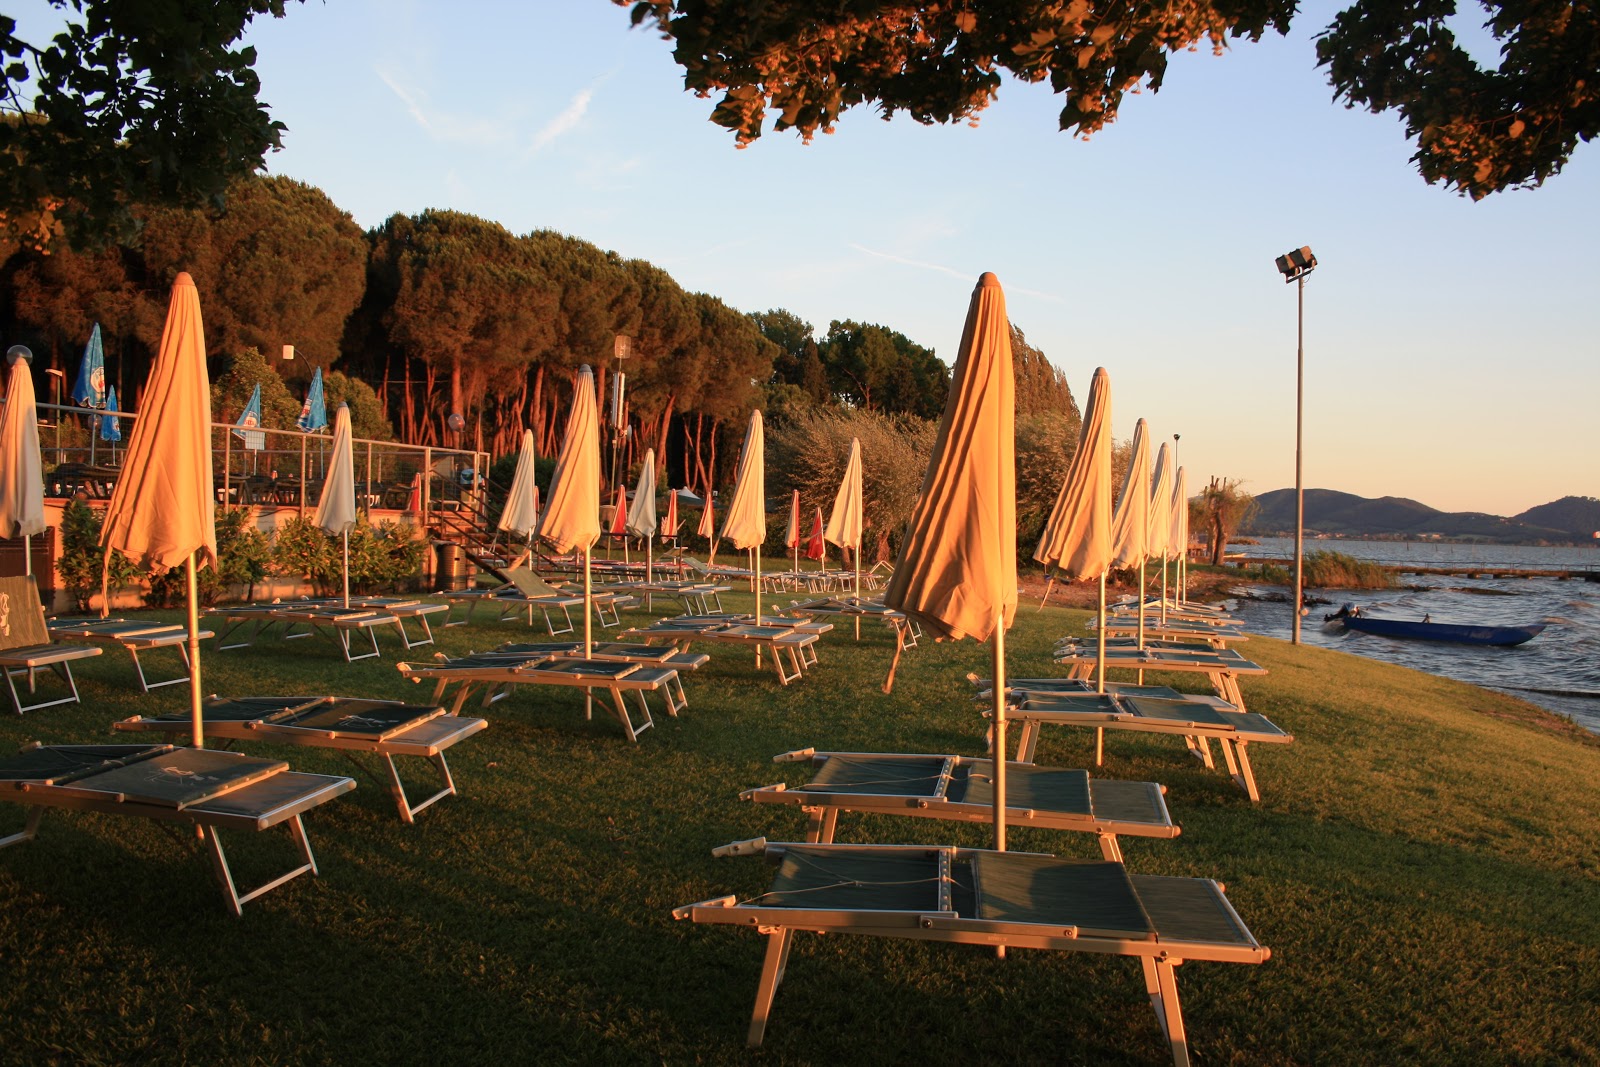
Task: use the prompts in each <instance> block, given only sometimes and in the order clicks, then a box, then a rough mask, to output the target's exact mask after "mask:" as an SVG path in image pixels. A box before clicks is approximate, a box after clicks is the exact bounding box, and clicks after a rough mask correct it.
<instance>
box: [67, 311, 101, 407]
mask: <svg viewBox="0 0 1600 1067" xmlns="http://www.w3.org/2000/svg"><path fill="white" fill-rule="evenodd" d="M72 402H73V403H74V404H77V405H78V406H79V407H85V408H99V407H104V406H105V403H106V355H105V347H104V346H103V345H102V344H101V341H100V324H99V323H98V322H97V323H95V324H94V329H92V330H90V331H89V343H88V344H86V345H84V346H83V359H81V360H80V361H79V362H78V381H77V384H76V385H74V386H73V387H72Z"/></svg>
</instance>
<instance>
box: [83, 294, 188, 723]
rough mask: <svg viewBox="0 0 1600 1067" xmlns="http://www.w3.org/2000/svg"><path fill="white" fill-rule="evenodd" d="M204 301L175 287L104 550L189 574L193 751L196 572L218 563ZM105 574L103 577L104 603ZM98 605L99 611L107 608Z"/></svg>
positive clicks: (109, 512) (109, 513) (104, 530)
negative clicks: (180, 568) (115, 551)
mask: <svg viewBox="0 0 1600 1067" xmlns="http://www.w3.org/2000/svg"><path fill="white" fill-rule="evenodd" d="M203 331H204V327H203V326H202V324H201V321H200V296H199V294H198V293H197V292H196V290H195V287H194V280H193V279H191V278H190V277H189V275H188V274H187V273H183V274H179V275H178V277H177V279H176V280H175V281H174V282H173V283H172V301H171V303H170V304H169V305H168V307H167V323H166V326H165V328H164V329H163V330H162V331H161V347H160V349H158V350H157V352H156V359H155V363H154V365H152V366H151V368H150V378H149V380H148V381H147V382H146V383H145V387H144V394H143V397H142V399H141V400H140V403H139V418H138V419H137V420H136V421H135V422H134V424H133V433H132V435H131V436H130V438H129V441H128V450H127V452H126V453H125V455H124V457H123V461H122V474H121V475H120V476H119V477H118V478H117V484H116V488H115V489H113V490H112V493H111V503H110V504H109V505H107V507H106V517H105V522H104V524H103V526H102V527H101V532H100V544H101V545H102V546H104V547H106V548H112V549H116V550H117V551H118V552H121V553H122V554H123V555H124V556H126V557H128V559H130V560H132V561H133V562H134V563H135V564H137V565H138V566H141V567H145V568H147V569H150V570H154V571H165V570H169V569H170V568H172V567H176V566H178V565H179V564H183V565H184V566H185V567H186V568H187V569H188V579H189V582H188V586H189V588H188V594H189V597H188V598H189V665H190V666H189V701H190V711H191V715H192V718H193V738H194V745H195V747H196V748H199V747H201V746H202V745H203V744H204V743H205V737H204V733H203V730H202V728H201V721H200V697H201V693H202V691H203V690H202V688H201V681H200V601H199V594H198V591H197V589H196V588H195V586H196V582H195V570H196V569H197V568H198V567H200V566H203V565H205V564H207V563H209V564H211V565H212V566H216V563H217V527H216V507H217V501H216V497H215V496H214V495H213V493H214V490H213V487H212V481H211V381H210V378H209V377H208V376H207V374H206V343H205V337H204V333H203ZM106 585H107V582H106V576H105V572H104V570H102V572H101V592H102V598H103V596H104V593H105V592H106ZM108 610H109V609H108V608H102V611H103V612H105V611H108Z"/></svg>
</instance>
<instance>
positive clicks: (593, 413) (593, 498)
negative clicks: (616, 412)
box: [539, 365, 600, 555]
mask: <svg viewBox="0 0 1600 1067" xmlns="http://www.w3.org/2000/svg"><path fill="white" fill-rule="evenodd" d="M539 536H540V537H541V538H543V539H544V540H546V541H548V542H550V546H551V547H552V548H553V549H555V551H556V553H557V554H558V555H559V554H561V553H564V552H570V551H572V549H574V548H580V549H583V550H584V551H588V550H589V549H590V548H592V547H594V543H595V542H596V541H598V540H599V539H600V421H599V417H598V411H597V405H596V403H595V396H594V372H593V371H591V370H590V369H589V368H588V366H587V365H585V366H582V367H580V368H578V379H577V381H576V382H575V383H574V385H573V387H572V407H571V410H570V412H569V413H568V415H567V432H566V435H565V436H564V437H563V438H562V440H561V451H560V452H558V453H557V454H556V472H555V474H554V475H553V476H552V477H551V479H550V500H549V502H548V503H547V504H546V506H545V509H544V514H543V515H541V516H539Z"/></svg>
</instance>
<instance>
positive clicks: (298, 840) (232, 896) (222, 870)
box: [197, 815, 317, 918]
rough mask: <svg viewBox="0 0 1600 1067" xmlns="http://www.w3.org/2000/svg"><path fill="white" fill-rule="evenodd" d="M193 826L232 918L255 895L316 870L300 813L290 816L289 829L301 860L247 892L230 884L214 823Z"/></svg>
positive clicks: (239, 913) (231, 876) (229, 874)
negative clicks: (201, 838)
mask: <svg viewBox="0 0 1600 1067" xmlns="http://www.w3.org/2000/svg"><path fill="white" fill-rule="evenodd" d="M197 829H198V830H199V831H200V836H201V837H203V838H204V839H205V842H206V845H207V847H208V850H209V851H210V853H211V865H212V868H213V869H214V870H215V871H216V874H217V881H218V882H220V883H222V891H223V893H224V894H225V895H226V896H227V898H228V910H229V911H231V912H232V913H233V916H234V918H238V917H239V916H241V915H243V914H244V906H245V905H246V904H248V903H250V901H252V900H254V899H256V897H259V896H261V894H263V893H267V892H270V891H271V890H274V889H276V888H278V887H279V886H280V885H282V884H283V883H285V882H287V881H290V880H291V879H294V878H298V877H300V876H301V875H302V874H308V873H309V874H313V875H314V874H316V873H317V860H316V857H314V856H313V855H312V854H311V841H310V839H309V838H307V837H306V827H305V823H303V822H301V821H300V816H298V815H296V816H295V817H294V818H293V819H292V820H290V822H289V832H290V834H291V835H292V836H293V837H294V840H295V844H296V845H298V846H299V849H300V856H301V858H302V860H303V861H304V862H302V863H301V864H300V866H298V867H296V868H294V869H293V870H291V871H288V872H286V873H284V874H280V875H279V876H278V877H276V878H274V879H272V880H271V881H270V882H267V883H265V884H264V885H260V886H257V887H256V888H255V889H252V890H250V891H249V892H248V893H240V892H239V890H238V888H237V887H236V886H235V885H234V881H233V872H232V871H230V870H229V869H228V857H227V856H226V855H225V854H224V853H223V851H222V839H221V838H220V837H218V836H217V830H216V827H214V826H213V827H206V826H200V827H197Z"/></svg>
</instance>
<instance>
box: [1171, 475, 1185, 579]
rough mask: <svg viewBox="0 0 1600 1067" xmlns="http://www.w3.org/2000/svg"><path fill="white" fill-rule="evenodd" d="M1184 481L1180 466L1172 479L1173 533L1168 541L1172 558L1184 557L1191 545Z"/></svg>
mask: <svg viewBox="0 0 1600 1067" xmlns="http://www.w3.org/2000/svg"><path fill="white" fill-rule="evenodd" d="M1183 481H1184V479H1183V468H1182V467H1179V468H1178V473H1177V474H1176V475H1174V476H1173V479H1172V523H1171V526H1170V527H1169V528H1170V529H1171V531H1172V533H1171V537H1170V538H1169V540H1168V542H1167V555H1168V556H1170V557H1171V558H1172V559H1182V558H1183V556H1184V551H1185V549H1187V548H1188V547H1189V497H1188V496H1187V495H1186V493H1185V491H1184V484H1183Z"/></svg>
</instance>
